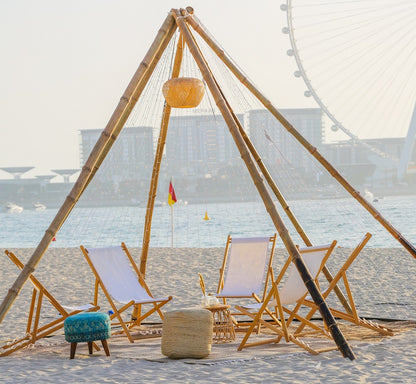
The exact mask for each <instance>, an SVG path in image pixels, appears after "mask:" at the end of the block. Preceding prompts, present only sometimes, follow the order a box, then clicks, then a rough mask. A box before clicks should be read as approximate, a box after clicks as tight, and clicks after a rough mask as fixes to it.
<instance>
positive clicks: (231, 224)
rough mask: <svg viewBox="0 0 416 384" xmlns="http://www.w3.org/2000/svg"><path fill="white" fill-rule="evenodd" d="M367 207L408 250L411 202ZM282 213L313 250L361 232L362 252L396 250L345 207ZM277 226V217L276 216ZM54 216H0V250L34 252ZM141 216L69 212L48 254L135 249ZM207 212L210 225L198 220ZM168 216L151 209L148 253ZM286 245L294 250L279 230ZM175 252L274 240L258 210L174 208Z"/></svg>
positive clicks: (351, 240) (303, 206)
mask: <svg viewBox="0 0 416 384" xmlns="http://www.w3.org/2000/svg"><path fill="white" fill-rule="evenodd" d="M373 204H374V206H375V207H376V208H377V209H378V210H379V211H380V212H381V213H382V214H383V216H384V217H385V218H386V219H387V220H389V221H390V222H391V223H392V224H393V225H394V226H395V227H396V228H397V229H398V230H399V231H400V232H402V234H403V235H404V236H405V237H406V238H407V239H408V240H409V241H410V242H411V243H413V244H416V215H415V208H416V196H395V197H385V198H383V199H380V200H379V201H377V202H374V203H373ZM290 206H291V208H292V210H293V211H294V213H295V214H296V216H297V218H298V220H299V222H300V223H301V224H302V226H303V228H304V230H305V232H306V233H307V234H308V236H309V238H310V239H311V240H312V242H313V243H314V244H323V243H328V242H330V241H332V240H333V239H336V240H338V243H339V244H340V245H342V246H345V247H349V246H355V245H356V244H357V242H358V241H359V239H361V238H362V236H363V235H364V234H365V233H366V232H370V233H372V234H373V238H372V240H371V241H370V243H369V245H368V246H370V247H399V246H400V244H399V243H398V242H397V241H396V240H395V239H393V238H392V236H391V235H390V234H389V233H388V232H387V231H386V230H385V229H384V228H382V227H381V226H380V225H379V224H378V223H377V222H376V221H375V220H374V219H373V218H372V216H371V215H370V214H369V213H368V212H367V211H365V210H364V209H362V208H361V207H360V206H359V205H358V204H356V203H355V202H354V201H353V200H352V199H329V200H308V201H306V200H303V201H293V202H290ZM279 211H280V212H281V214H282V217H283V218H284V219H285V222H288V220H287V219H286V218H285V216H284V214H283V213H282V210H281V209H280V210H279ZM56 212H57V210H56V209H46V210H44V211H31V210H25V211H23V212H22V213H14V214H12V213H0V228H1V230H0V247H4V248H11V247H35V246H36V245H37V244H38V243H39V241H40V240H41V238H42V236H43V234H44V232H45V230H46V229H47V228H48V227H49V225H50V223H51V221H52V219H53V218H54V216H55V214H56ZM145 212H146V209H145V208H141V207H104V208H75V209H74V211H73V212H72V213H71V215H70V217H69V218H68V220H67V222H66V223H65V224H64V226H63V227H62V229H61V230H60V232H59V233H58V235H57V236H56V241H55V242H53V243H52V246H55V247H77V246H79V245H80V244H84V245H86V246H106V245H115V244H119V243H120V242H121V241H124V242H126V243H127V244H129V245H131V246H140V245H141V243H142V236H143V227H144V218H145ZM205 212H207V214H208V216H209V218H210V220H204V216H205ZM171 220H172V218H171V209H170V207H169V206H168V205H166V206H162V207H156V208H155V211H154V215H153V225H152V232H151V243H150V245H151V246H152V247H170V246H171V242H172V231H171V227H172V226H171ZM287 226H288V228H289V232H290V234H291V235H292V236H293V238H294V240H295V241H296V242H297V243H299V244H302V242H301V240H300V238H299V236H298V235H297V233H296V231H295V230H294V229H293V227H292V226H291V225H290V223H289V224H287ZM173 228H174V236H173V244H174V246H175V247H198V248H205V247H222V246H224V243H225V239H226V236H227V235H228V234H232V235H233V236H235V237H244V236H265V235H271V234H273V233H274V232H276V230H275V228H274V226H273V223H272V222H271V220H270V218H269V216H268V214H267V212H266V210H265V208H264V206H263V204H262V203H261V202H257V203H246V202H245V203H221V204H188V205H181V204H179V203H178V204H175V205H174V209H173Z"/></svg>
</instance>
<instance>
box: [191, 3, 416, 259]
mask: <svg viewBox="0 0 416 384" xmlns="http://www.w3.org/2000/svg"><path fill="white" fill-rule="evenodd" d="M188 8H189V11H190V12H191V13H192V11H193V10H192V8H190V7H188ZM187 22H188V23H189V24H190V25H191V26H192V28H193V29H195V31H196V32H197V33H198V34H199V35H200V36H201V37H202V38H203V39H204V40H205V42H206V43H207V44H208V45H209V47H211V49H212V50H213V51H214V52H215V53H216V54H217V56H218V57H219V58H220V59H221V60H222V61H223V62H224V64H225V65H226V66H227V67H228V68H229V69H230V70H231V72H232V73H233V74H234V75H235V76H236V77H237V79H239V80H240V82H241V83H242V84H243V85H244V86H246V88H247V89H248V90H249V91H250V92H251V93H253V95H254V96H256V98H257V99H258V100H259V101H260V102H261V103H262V104H263V105H264V106H265V107H266V108H267V109H268V110H269V111H270V112H271V114H272V115H273V116H274V117H276V119H277V120H279V122H280V123H281V124H282V125H283V126H284V127H285V129H286V130H287V131H288V132H289V133H290V134H291V135H292V136H294V137H295V138H296V140H297V141H299V143H300V144H302V146H303V147H305V148H306V149H307V150H308V151H309V152H310V154H311V155H312V156H313V157H315V158H316V159H317V160H318V161H319V162H320V163H321V165H322V166H323V167H324V168H325V169H326V170H327V171H328V172H329V174H330V175H331V176H332V177H333V178H335V180H337V181H338V182H339V183H340V184H341V185H342V187H344V189H345V190H346V191H347V192H348V193H349V194H350V195H351V196H352V197H353V198H354V199H356V200H357V201H358V202H359V203H360V204H361V205H362V206H363V207H364V208H365V209H366V210H367V211H368V212H369V213H370V214H371V215H372V216H373V217H374V219H376V220H377V221H378V222H379V223H380V224H381V225H382V226H383V227H384V228H385V229H386V230H387V231H388V232H389V233H390V234H391V235H392V236H393V237H394V238H395V239H396V240H397V241H398V242H399V243H400V244H401V245H402V246H403V247H404V248H405V249H406V250H407V251H408V252H409V253H410V254H411V255H412V256H413V257H414V258H416V248H415V247H414V246H413V244H412V243H410V242H409V241H408V240H407V239H406V238H405V237H404V236H403V235H402V234H401V233H400V232H399V231H398V230H397V229H396V228H395V227H394V226H393V225H391V224H390V223H389V222H388V221H387V220H386V219H385V218H384V217H383V216H382V215H381V213H380V212H379V211H378V210H377V209H376V208H375V207H374V206H373V205H372V204H370V203H369V202H368V201H367V200H366V199H365V198H364V197H362V196H361V195H360V192H359V191H357V190H356V189H354V188H353V187H352V185H350V184H349V183H348V181H347V180H346V179H345V178H344V177H343V176H341V174H340V173H339V172H338V171H337V170H336V169H335V168H334V167H333V166H332V165H331V164H330V163H329V162H328V161H327V160H326V159H325V158H324V157H323V156H322V155H321V154H320V153H319V152H318V150H317V149H316V148H315V147H314V146H313V145H312V144H310V143H309V142H308V141H307V140H306V139H305V138H304V137H303V136H302V135H301V134H300V133H299V132H298V131H297V130H296V129H295V128H294V127H293V126H292V125H291V124H290V123H289V121H287V120H286V118H285V117H284V116H283V115H282V114H281V113H280V112H279V111H278V110H277V108H276V107H274V106H273V104H272V103H271V101H270V100H268V99H267V98H266V97H265V96H264V95H263V94H262V93H261V92H260V91H259V90H258V89H257V87H256V86H255V85H254V84H253V83H252V82H251V81H250V80H249V79H248V78H247V77H246V76H245V75H244V74H243V73H242V71H241V70H240V69H239V68H238V67H237V66H236V65H235V64H234V62H233V61H232V60H231V59H230V58H229V57H228V56H227V55H226V53H225V52H224V51H223V50H222V49H221V48H220V47H219V46H218V45H217V44H216V43H215V41H214V40H213V39H211V37H210V36H209V35H208V34H207V33H206V32H205V30H204V28H203V27H202V26H201V24H200V23H199V22H198V21H196V20H195V19H194V18H193V16H192V14H189V17H188V18H187Z"/></svg>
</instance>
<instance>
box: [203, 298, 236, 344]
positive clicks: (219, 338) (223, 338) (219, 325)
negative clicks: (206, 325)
mask: <svg viewBox="0 0 416 384" xmlns="http://www.w3.org/2000/svg"><path fill="white" fill-rule="evenodd" d="M230 307H231V306H230V305H223V304H220V305H216V306H215V307H205V309H208V310H209V311H211V313H212V315H213V317H214V327H213V337H212V340H213V342H214V343H228V342H231V341H233V340H235V332H234V324H233V322H232V320H231V315H230Z"/></svg>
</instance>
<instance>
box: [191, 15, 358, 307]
mask: <svg viewBox="0 0 416 384" xmlns="http://www.w3.org/2000/svg"><path fill="white" fill-rule="evenodd" d="M188 8H190V7H188ZM188 8H187V10H188ZM214 80H215V79H214ZM215 81H216V80H215ZM216 84H217V87H218V89H219V90H220V92H221V94H222V95H223V97H224V94H223V93H222V90H221V88H220V87H219V85H218V83H217V82H216ZM224 98H225V97H224ZM226 103H227V106H228V108H229V109H230V111H231V113H232V115H233V118H234V121H235V122H236V124H237V126H238V129H239V131H240V134H241V136H242V137H243V139H244V142H245V143H246V145H247V148H248V149H249V151H250V153H251V155H252V156H253V159H254V160H255V161H256V163H257V165H258V167H259V168H260V170H261V172H262V174H263V176H264V178H265V179H266V181H267V183H268V184H269V187H270V188H271V190H272V191H273V193H274V195H275V196H276V198H277V199H278V201H279V203H280V205H281V206H282V208H283V210H284V212H285V213H286V215H287V217H288V218H289V220H290V221H291V223H292V224H293V226H294V227H295V229H296V231H297V232H298V234H299V235H300V237H301V238H302V240H303V241H304V243H305V245H306V246H308V247H310V246H312V242H311V241H310V239H309V238H308V236H307V235H306V233H305V231H304V230H303V228H302V226H301V225H300V223H299V221H298V220H297V218H296V216H295V214H294V213H293V212H292V210H291V209H290V207H289V204H288V203H287V202H286V199H285V198H284V196H283V195H282V193H281V192H280V190H279V188H278V186H277V185H276V183H275V181H274V180H273V178H272V176H271V175H270V172H269V170H268V169H267V167H266V165H265V164H264V162H263V160H262V158H261V157H260V155H259V153H258V152H257V150H256V148H255V147H254V145H253V143H252V142H251V140H250V138H249V137H248V135H247V134H246V132H245V131H244V128H243V126H242V125H241V123H240V121H239V120H238V118H237V116H236V115H235V113H234V111H233V110H232V109H231V107H230V105H229V103H228V101H227V100H226ZM322 272H323V273H324V275H325V277H326V279H327V280H328V282H329V283H331V282H332V280H333V277H332V274H331V272H330V271H329V269H328V267H327V266H324V268H323V269H322ZM334 292H335V294H336V295H337V297H338V299H339V301H340V302H341V304H342V306H343V307H344V308H345V310H346V311H347V312H348V313H352V310H351V307H350V305H349V302H348V300H347V299H346V297H345V296H344V294H343V293H342V291H341V289H340V288H339V287H338V285H335V287H334Z"/></svg>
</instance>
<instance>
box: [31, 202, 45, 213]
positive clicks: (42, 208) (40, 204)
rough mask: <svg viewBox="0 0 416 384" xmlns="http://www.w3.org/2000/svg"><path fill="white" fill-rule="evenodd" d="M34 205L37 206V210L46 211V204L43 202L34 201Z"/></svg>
mask: <svg viewBox="0 0 416 384" xmlns="http://www.w3.org/2000/svg"><path fill="white" fill-rule="evenodd" d="M33 207H34V208H35V211H44V210H45V209H46V205H43V204H42V203H39V202H38V203H33Z"/></svg>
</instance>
